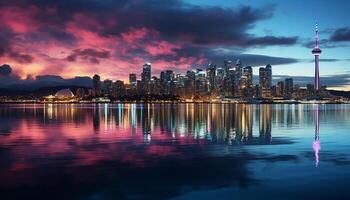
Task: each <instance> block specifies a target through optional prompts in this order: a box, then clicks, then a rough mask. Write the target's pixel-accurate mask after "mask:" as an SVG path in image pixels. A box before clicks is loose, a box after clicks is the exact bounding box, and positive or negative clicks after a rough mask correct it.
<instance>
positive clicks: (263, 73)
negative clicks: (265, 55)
mask: <svg viewBox="0 0 350 200" xmlns="http://www.w3.org/2000/svg"><path fill="white" fill-rule="evenodd" d="M271 82H272V69H271V65H266V67H260V68H259V84H260V91H261V97H263V98H269V97H271V85H272V84H271Z"/></svg>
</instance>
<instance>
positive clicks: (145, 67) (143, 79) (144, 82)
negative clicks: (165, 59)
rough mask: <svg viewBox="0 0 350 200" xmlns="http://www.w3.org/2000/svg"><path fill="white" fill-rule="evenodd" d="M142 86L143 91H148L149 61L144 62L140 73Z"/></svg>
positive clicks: (149, 78)
mask: <svg viewBox="0 0 350 200" xmlns="http://www.w3.org/2000/svg"><path fill="white" fill-rule="evenodd" d="M141 83H142V88H143V90H144V92H145V93H147V94H149V93H150V84H151V63H145V64H144V65H143V70H142V74H141Z"/></svg>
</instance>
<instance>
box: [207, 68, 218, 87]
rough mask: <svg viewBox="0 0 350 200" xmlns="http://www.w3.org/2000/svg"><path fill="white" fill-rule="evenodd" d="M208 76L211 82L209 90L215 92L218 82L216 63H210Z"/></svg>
mask: <svg viewBox="0 0 350 200" xmlns="http://www.w3.org/2000/svg"><path fill="white" fill-rule="evenodd" d="M207 77H208V82H209V90H210V92H213V91H215V89H216V82H215V77H216V66H215V65H213V64H209V66H208V68H207Z"/></svg>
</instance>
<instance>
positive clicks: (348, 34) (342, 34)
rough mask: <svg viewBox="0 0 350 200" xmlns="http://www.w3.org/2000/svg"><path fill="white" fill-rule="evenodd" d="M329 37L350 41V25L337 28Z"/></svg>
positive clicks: (340, 40) (338, 40)
mask: <svg viewBox="0 0 350 200" xmlns="http://www.w3.org/2000/svg"><path fill="white" fill-rule="evenodd" d="M329 39H330V40H331V41H335V42H344V41H350V27H344V28H339V29H337V30H335V31H334V33H333V34H332V35H331V36H330V38H329Z"/></svg>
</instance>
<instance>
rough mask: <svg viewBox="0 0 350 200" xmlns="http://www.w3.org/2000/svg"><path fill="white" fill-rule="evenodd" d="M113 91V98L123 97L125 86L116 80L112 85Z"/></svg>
mask: <svg viewBox="0 0 350 200" xmlns="http://www.w3.org/2000/svg"><path fill="white" fill-rule="evenodd" d="M135 85H136V84H135ZM113 89H114V90H113V96H115V97H118V96H123V95H125V86H124V82H123V81H120V80H116V81H115V82H114V83H113Z"/></svg>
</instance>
